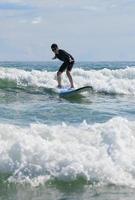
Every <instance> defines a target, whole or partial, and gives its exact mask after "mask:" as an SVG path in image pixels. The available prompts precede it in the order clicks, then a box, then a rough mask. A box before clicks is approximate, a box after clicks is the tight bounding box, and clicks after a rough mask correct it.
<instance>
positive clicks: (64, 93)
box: [58, 86, 93, 97]
mask: <svg viewBox="0 0 135 200" xmlns="http://www.w3.org/2000/svg"><path fill="white" fill-rule="evenodd" d="M89 89H91V90H93V88H92V86H84V87H80V88H60V89H58V90H59V91H58V92H59V95H60V96H61V97H64V96H71V95H75V94H79V93H81V92H84V91H88V90H89Z"/></svg>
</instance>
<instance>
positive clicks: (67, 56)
mask: <svg viewBox="0 0 135 200" xmlns="http://www.w3.org/2000/svg"><path fill="white" fill-rule="evenodd" d="M55 57H56V58H58V59H59V60H61V61H63V62H64V63H63V64H62V65H61V66H60V68H59V70H58V71H59V72H64V71H65V70H66V69H67V70H68V71H71V70H72V67H73V64H74V58H73V56H71V55H70V54H69V53H67V52H66V51H64V50H62V49H59V53H58V54H55ZM70 59H72V60H73V61H72V62H70Z"/></svg>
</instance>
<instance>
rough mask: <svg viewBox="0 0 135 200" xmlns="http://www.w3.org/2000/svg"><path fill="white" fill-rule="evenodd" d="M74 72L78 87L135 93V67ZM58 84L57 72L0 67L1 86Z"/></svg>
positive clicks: (76, 69)
mask: <svg viewBox="0 0 135 200" xmlns="http://www.w3.org/2000/svg"><path fill="white" fill-rule="evenodd" d="M72 74H73V78H74V82H75V86H76V87H82V86H92V87H93V89H94V91H95V92H103V93H108V94H127V95H135V68H134V67H127V68H126V69H117V70H111V69H106V68H105V69H102V70H83V69H80V68H75V69H74V70H73V72H72ZM63 84H64V85H68V84H69V83H68V80H67V77H66V76H65V74H63ZM56 86H57V82H56V72H48V71H38V70H32V71H25V70H21V69H15V68H12V69H11V68H0V88H7V87H11V88H14V87H18V88H19V87H20V88H22V87H23V88H27V87H35V88H36V87H37V88H40V87H41V88H47V89H49V88H56Z"/></svg>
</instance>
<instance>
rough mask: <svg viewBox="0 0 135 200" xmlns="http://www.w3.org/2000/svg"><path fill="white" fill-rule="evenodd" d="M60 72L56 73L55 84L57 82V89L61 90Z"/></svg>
mask: <svg viewBox="0 0 135 200" xmlns="http://www.w3.org/2000/svg"><path fill="white" fill-rule="evenodd" d="M61 74H62V73H61V72H59V71H58V72H57V82H58V87H59V88H61Z"/></svg>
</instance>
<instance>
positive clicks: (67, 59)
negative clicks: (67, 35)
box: [51, 44, 74, 88]
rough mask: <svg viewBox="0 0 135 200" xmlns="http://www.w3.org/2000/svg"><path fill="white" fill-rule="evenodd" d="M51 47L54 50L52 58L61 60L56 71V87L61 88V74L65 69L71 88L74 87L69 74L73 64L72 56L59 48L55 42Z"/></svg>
mask: <svg viewBox="0 0 135 200" xmlns="http://www.w3.org/2000/svg"><path fill="white" fill-rule="evenodd" d="M51 49H52V51H53V52H54V54H55V56H54V57H53V58H52V59H56V58H58V59H59V60H61V61H63V63H62V65H61V66H60V68H59V70H58V72H57V81H58V88H61V87H62V85H61V75H62V73H63V72H64V71H65V70H66V74H67V77H68V79H69V82H70V86H71V88H74V83H73V79H72V76H71V73H70V72H71V70H72V67H73V65H74V58H73V56H71V55H70V54H69V53H67V52H66V51H64V50H62V49H59V48H58V45H57V44H52V45H51Z"/></svg>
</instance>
